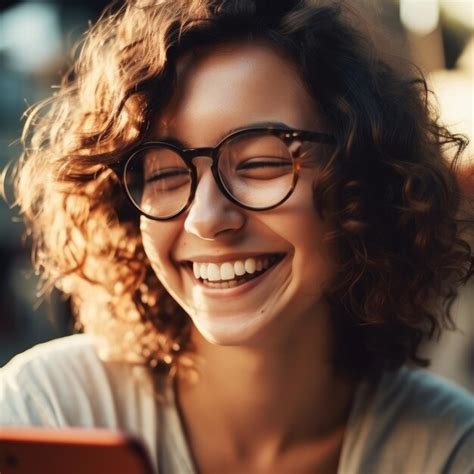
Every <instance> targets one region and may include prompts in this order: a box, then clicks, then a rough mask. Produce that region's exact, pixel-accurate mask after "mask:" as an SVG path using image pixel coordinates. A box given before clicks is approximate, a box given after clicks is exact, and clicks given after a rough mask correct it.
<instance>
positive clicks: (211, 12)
mask: <svg viewBox="0 0 474 474" xmlns="http://www.w3.org/2000/svg"><path fill="white" fill-rule="evenodd" d="M346 13H347V11H346V10H345V9H343V8H342V7H341V6H340V5H338V4H336V3H334V2H329V3H328V2H321V1H315V2H304V1H300V2H298V1H287V2H268V1H257V0H256V1H245V0H241V1H237V0H234V1H224V0H223V1H214V0H136V1H132V0H130V1H128V2H126V3H125V5H123V6H122V7H120V8H118V9H117V10H115V11H114V10H113V9H109V10H108V11H107V12H106V14H104V16H103V17H102V18H101V19H100V20H99V21H98V23H97V24H96V25H95V26H94V27H92V28H91V30H90V31H89V32H88V34H87V35H86V39H85V43H84V45H83V47H82V50H81V51H80V54H79V57H78V59H77V61H76V63H75V66H74V69H73V70H72V71H71V73H69V74H67V75H66V77H64V79H63V81H62V84H61V87H60V89H59V92H58V93H57V94H56V95H55V96H54V97H52V98H51V99H49V100H48V101H46V102H45V103H43V104H40V105H39V106H37V107H36V108H35V109H33V110H32V111H31V113H30V114H29V118H28V120H27V123H26V126H25V131H24V135H23V141H24V145H25V151H24V154H23V156H22V158H21V160H20V162H19V164H18V167H17V181H16V182H17V186H16V193H17V202H18V204H19V206H20V209H21V211H22V213H23V215H24V217H25V219H26V221H27V223H28V228H29V230H30V232H31V235H32V239H33V242H34V256H35V262H36V266H37V268H38V270H40V272H41V273H42V275H43V281H44V282H45V284H46V289H48V288H50V287H52V286H53V285H56V286H58V287H59V288H60V289H62V290H63V291H64V292H65V293H67V294H69V295H71V296H72V299H73V302H74V307H75V309H76V313H77V317H78V320H79V321H80V322H81V324H82V325H83V326H84V327H85V329H86V330H87V331H89V332H92V333H95V334H97V335H99V336H101V337H102V340H103V343H104V345H103V348H104V351H105V353H106V354H107V355H108V356H109V357H116V358H126V359H128V360H134V361H139V362H143V363H147V364H149V365H150V366H151V367H162V366H166V367H168V368H170V367H171V368H172V369H173V370H176V369H177V368H179V367H180V366H189V365H190V364H191V363H192V362H191V361H190V357H189V356H190V354H191V353H192V351H191V349H189V348H188V345H189V344H188V342H189V341H188V339H189V331H188V330H189V325H190V323H189V320H188V317H187V315H186V314H184V312H183V310H182V309H180V308H179V307H178V305H177V304H176V303H175V302H174V301H173V300H172V299H171V297H170V296H169V295H168V294H167V293H166V291H165V290H164V288H163V287H162V286H161V285H160V283H159V281H158V280H157V278H156V276H155V275H154V274H153V272H152V270H151V269H150V263H149V261H148V260H147V257H146V255H145V252H144V251H143V247H142V243H141V236H140V232H139V227H138V217H137V216H136V215H135V213H133V212H132V210H131V208H130V206H129V204H128V202H127V201H126V199H125V196H124V193H123V191H122V189H121V187H120V183H119V181H118V179H117V178H116V176H115V175H114V173H113V172H111V170H110V168H109V165H110V164H112V163H114V162H116V161H118V160H120V159H122V158H123V157H124V156H126V154H127V153H128V152H129V151H130V150H131V149H132V148H133V147H134V146H136V144H137V143H138V142H139V141H140V140H141V139H142V138H143V137H144V136H145V134H146V131H147V127H148V125H149V123H150V121H151V120H152V118H153V116H154V114H156V112H157V110H159V109H160V107H162V106H163V105H164V104H165V103H166V101H167V99H168V98H169V96H170V94H171V91H172V90H173V87H174V84H175V77H174V76H175V62H176V59H177V58H178V57H179V55H180V54H182V53H183V52H185V51H187V50H190V49H193V48H196V47H199V46H206V45H207V46H209V45H212V44H215V43H216V42H219V41H226V40H230V39H240V40H254V39H263V40H265V41H268V42H269V43H270V44H272V45H274V47H276V48H278V49H279V50H281V51H284V52H286V53H287V54H288V56H289V57H290V58H292V60H293V61H294V63H295V65H296V66H297V68H298V70H299V72H300V73H301V77H302V79H303V80H304V83H305V85H306V87H307V88H308V90H309V91H310V93H311V94H312V96H313V97H314V98H315V99H316V100H317V102H318V104H319V106H320V110H321V113H322V115H323V117H324V118H325V120H326V122H327V124H328V125H329V128H330V129H331V130H332V132H333V133H334V134H335V136H336V138H337V143H338V145H337V147H336V149H335V151H334V153H333V154H332V155H331V157H330V158H329V159H328V160H327V162H325V163H324V164H322V165H321V169H320V173H319V175H318V176H319V178H318V181H317V182H316V183H315V189H314V196H315V207H316V209H317V210H318V212H319V213H320V214H321V215H322V216H326V217H329V218H331V220H332V221H333V222H334V231H333V232H332V233H331V234H330V235H329V236H328V238H330V239H332V240H333V241H334V243H335V245H337V247H338V249H339V255H340V261H339V262H338V263H339V271H338V275H337V277H336V278H335V281H334V284H333V285H332V287H331V288H330V289H329V290H328V293H327V298H328V300H329V302H330V304H331V308H332V314H333V318H332V320H333V321H334V327H335V334H336V344H337V345H336V347H337V355H336V356H335V357H336V363H337V365H338V367H340V368H342V369H344V370H346V371H348V372H350V373H354V374H360V375H363V374H370V373H374V372H377V371H379V370H381V369H386V368H395V367H398V366H400V365H401V364H403V363H404V362H406V361H407V360H412V361H415V362H418V363H421V362H422V360H421V359H420V358H419V357H418V348H419V344H420V342H421V341H422V340H423V339H424V338H431V337H433V336H435V335H436V334H438V333H439V331H440V329H441V328H442V327H444V326H449V325H450V323H452V321H451V319H450V311H449V309H450V303H451V302H452V301H453V299H454V297H455V296H456V294H457V287H458V286H459V285H460V284H462V283H463V282H465V281H467V279H468V278H469V277H470V276H471V275H472V273H473V270H472V266H473V256H472V251H471V248H470V247H469V245H468V244H467V242H466V241H464V240H463V239H462V237H461V223H460V221H459V219H458V216H457V214H458V211H459V208H460V201H461V198H460V192H459V188H458V183H457V180H456V176H455V163H456V159H457V156H458V155H459V154H460V153H461V151H462V149H463V147H464V146H465V142H464V140H463V138H462V137H459V136H454V135H452V134H450V133H449V132H448V131H447V130H446V129H445V128H443V127H442V126H441V125H440V124H439V123H438V119H437V118H436V116H435V115H434V113H433V111H432V110H431V109H430V107H429V105H428V95H429V94H428V90H427V87H426V83H425V81H424V79H423V78H422V76H421V75H420V74H419V73H417V72H415V73H414V72H411V71H407V72H398V71H396V70H395V69H394V68H393V67H392V66H390V65H389V64H388V63H387V61H385V60H383V59H382V58H381V56H380V55H378V54H377V53H376V52H375V50H374V47H373V46H372V45H371V44H370V43H369V41H368V40H367V39H366V38H365V37H364V35H362V34H361V33H359V32H358V31H357V30H356V29H355V28H354V27H353V26H352V23H353V22H351V21H350V20H349V19H348V18H346ZM449 147H452V148H454V149H455V155H456V156H455V159H454V160H453V161H451V163H449V162H448V160H446V159H445V158H444V157H443V153H444V151H445V150H446V148H449Z"/></svg>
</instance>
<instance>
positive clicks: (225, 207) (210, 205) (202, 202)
mask: <svg viewBox="0 0 474 474" xmlns="http://www.w3.org/2000/svg"><path fill="white" fill-rule="evenodd" d="M199 161H201V160H199ZM200 165H204V166H200ZM201 171H202V173H201ZM198 174H201V176H200V178H199V181H198V185H197V188H196V194H195V196H194V200H193V202H192V204H191V206H190V207H189V209H188V212H187V215H186V218H185V221H184V230H185V231H186V232H188V233H190V234H194V235H196V236H198V237H199V238H201V239H204V240H214V239H216V238H218V237H219V236H221V235H224V234H228V233H231V232H235V231H237V230H239V229H240V228H242V226H243V225H244V223H245V215H244V213H245V211H244V209H241V208H239V207H238V206H236V205H235V204H233V203H232V202H230V201H229V200H228V199H227V198H226V197H225V196H224V195H223V194H222V192H221V191H220V189H219V187H218V186H217V183H216V181H215V179H214V176H213V174H212V171H211V167H210V166H208V165H207V164H205V163H204V162H200V163H198Z"/></svg>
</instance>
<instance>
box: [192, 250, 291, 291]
mask: <svg viewBox="0 0 474 474" xmlns="http://www.w3.org/2000/svg"><path fill="white" fill-rule="evenodd" d="M258 255H262V254H258ZM266 255H275V254H266ZM282 255H283V258H282V259H281V260H280V261H279V262H278V263H276V264H275V265H273V266H272V267H270V268H269V269H268V270H267V271H265V272H263V273H261V274H260V275H259V276H258V277H256V278H253V279H252V280H249V281H247V282H245V283H242V284H241V285H239V286H235V287H233V288H223V289H219V288H209V287H208V286H205V285H204V284H202V283H201V282H200V281H199V280H196V278H195V277H194V275H193V272H192V269H190V268H189V267H186V268H185V271H186V272H187V273H188V276H189V278H191V281H193V285H195V286H199V288H200V290H201V291H202V294H204V295H205V296H208V297H210V298H214V299H226V298H231V297H237V296H240V295H243V294H244V293H246V292H248V291H250V290H252V289H253V288H255V287H256V286H257V285H259V284H260V282H261V281H262V280H263V279H264V278H267V277H269V276H271V274H272V273H273V272H274V271H275V269H276V268H279V267H280V265H281V264H282V262H284V261H286V258H287V256H288V254H282ZM246 258H248V256H247V257H246Z"/></svg>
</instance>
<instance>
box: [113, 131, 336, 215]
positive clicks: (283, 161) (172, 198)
mask: <svg viewBox="0 0 474 474" xmlns="http://www.w3.org/2000/svg"><path fill="white" fill-rule="evenodd" d="M335 142H336V140H335V138H334V136H332V135H329V134H326V133H319V132H309V131H303V130H293V129H288V128H279V127H265V128H246V129H241V130H238V131H236V132H234V133H231V134H230V135H227V136H226V137H225V138H224V139H222V140H221V142H220V143H219V144H218V145H217V146H216V147H214V148H212V147H205V148H188V149H182V148H180V147H178V146H176V145H175V144H172V143H168V142H160V141H150V142H146V143H143V144H141V145H140V146H139V147H138V148H137V149H136V150H135V151H134V152H133V153H132V154H131V155H130V156H129V157H128V158H127V159H125V160H122V161H121V162H120V163H118V165H116V166H115V167H114V170H115V172H116V173H117V174H118V176H119V178H120V179H121V181H122V183H123V185H124V187H125V191H126V193H127V196H128V198H129V199H130V201H131V203H132V204H133V205H134V206H135V207H136V208H137V209H138V211H139V212H140V213H141V214H143V215H144V216H146V217H148V218H150V219H154V220H161V221H165V220H169V219H173V218H175V217H177V216H179V215H180V214H181V213H183V212H184V211H185V210H186V209H187V208H188V207H189V206H190V204H191V203H192V201H193V199H194V196H195V193H196V188H197V183H198V178H197V169H196V166H195V164H194V159H195V158H197V157H204V156H205V157H209V158H211V159H212V164H211V171H212V174H213V176H214V179H215V181H216V183H217V186H218V187H219V189H220V191H221V192H222V194H224V196H225V197H226V198H227V199H228V200H229V201H231V202H233V203H234V204H236V205H238V206H240V207H242V208H244V209H249V210H252V211H264V210H268V209H273V208H275V207H277V206H279V205H280V204H282V203H283V202H285V201H286V200H287V199H288V198H289V197H290V196H291V193H292V192H293V190H294V189H295V186H296V183H297V182H298V176H299V172H300V169H301V167H303V166H306V165H307V164H310V163H311V162H313V163H314V160H315V159H317V151H316V149H315V148H316V147H315V144H320V143H325V144H335Z"/></svg>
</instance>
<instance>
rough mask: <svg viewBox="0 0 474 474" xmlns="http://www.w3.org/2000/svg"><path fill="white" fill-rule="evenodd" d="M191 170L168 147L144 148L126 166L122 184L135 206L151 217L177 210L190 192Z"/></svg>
mask: <svg viewBox="0 0 474 474" xmlns="http://www.w3.org/2000/svg"><path fill="white" fill-rule="evenodd" d="M191 182H192V177H191V170H190V169H189V168H188V166H186V163H185V162H184V161H183V160H182V158H181V157H180V156H179V155H178V153H176V151H174V150H172V149H171V148H167V147H164V146H153V147H147V148H145V149H143V150H140V151H138V152H136V153H135V154H134V155H132V156H131V158H130V159H129V161H128V163H127V166H126V167H125V185H126V187H127V191H128V194H129V195H130V197H131V198H132V200H133V202H134V203H135V205H136V206H137V207H138V208H139V209H141V210H142V211H143V212H144V213H146V214H148V215H149V216H152V217H158V218H161V219H163V218H167V217H172V216H174V215H176V214H177V213H179V211H181V210H182V209H183V208H184V207H185V206H186V203H187V202H188V199H189V196H190V194H191Z"/></svg>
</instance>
